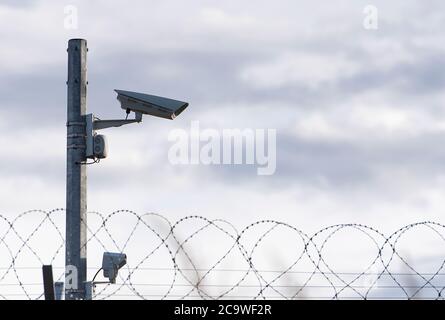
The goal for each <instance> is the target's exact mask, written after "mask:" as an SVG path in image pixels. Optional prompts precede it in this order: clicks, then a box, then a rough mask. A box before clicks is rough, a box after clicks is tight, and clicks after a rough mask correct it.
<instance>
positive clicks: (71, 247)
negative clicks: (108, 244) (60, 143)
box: [65, 39, 87, 300]
mask: <svg viewBox="0 0 445 320" xmlns="http://www.w3.org/2000/svg"><path fill="white" fill-rule="evenodd" d="M86 65H87V41H86V40H83V39H71V40H69V42H68V82H67V85H68V112H67V119H68V122H67V167H66V256H65V267H66V276H65V299H67V300H74V299H84V298H85V287H84V283H85V281H86V277H87V248H86V222H87V221H86V212H87V174H86V166H85V165H82V163H83V162H84V161H85V160H86V157H85V148H86V141H85V136H86V121H85V114H86V109H87V106H86V95H87V79H86V76H87V66H86Z"/></svg>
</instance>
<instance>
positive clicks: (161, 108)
mask: <svg viewBox="0 0 445 320" xmlns="http://www.w3.org/2000/svg"><path fill="white" fill-rule="evenodd" d="M114 91H116V92H117V100H119V102H120V103H121V108H122V109H124V110H126V111H127V112H130V111H133V112H135V113H136V114H137V113H142V114H148V115H152V116H155V117H161V118H164V119H170V120H173V119H174V118H176V117H177V116H178V115H179V114H180V113H181V112H182V111H184V110H185V108H187V106H188V105H189V104H188V103H187V102H183V101H178V100H173V99H168V98H163V97H158V96H152V95H149V94H145V93H139V92H132V91H124V90H114Z"/></svg>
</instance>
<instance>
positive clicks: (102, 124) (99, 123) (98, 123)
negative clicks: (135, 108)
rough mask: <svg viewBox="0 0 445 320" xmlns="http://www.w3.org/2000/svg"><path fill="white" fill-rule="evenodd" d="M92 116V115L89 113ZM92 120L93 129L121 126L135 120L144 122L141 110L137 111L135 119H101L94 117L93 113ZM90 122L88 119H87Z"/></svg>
mask: <svg viewBox="0 0 445 320" xmlns="http://www.w3.org/2000/svg"><path fill="white" fill-rule="evenodd" d="M88 116H90V115H88ZM90 121H91V122H92V129H93V130H101V129H106V128H112V127H120V126H123V125H126V124H130V123H135V122H142V113H140V112H135V116H134V119H130V120H126V119H125V120H99V119H94V116H93V115H91V120H90ZM87 122H88V119H87Z"/></svg>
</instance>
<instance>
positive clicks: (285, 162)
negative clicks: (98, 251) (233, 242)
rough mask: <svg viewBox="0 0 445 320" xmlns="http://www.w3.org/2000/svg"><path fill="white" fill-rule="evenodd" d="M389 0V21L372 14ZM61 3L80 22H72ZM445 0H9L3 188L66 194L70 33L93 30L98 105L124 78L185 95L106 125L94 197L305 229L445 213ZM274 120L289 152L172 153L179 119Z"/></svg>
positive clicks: (230, 124)
mask: <svg viewBox="0 0 445 320" xmlns="http://www.w3.org/2000/svg"><path fill="white" fill-rule="evenodd" d="M368 4H372V5H374V6H376V8H377V9H378V29H377V30H367V29H365V28H364V27H363V20H364V19H365V17H366V15H365V14H364V12H363V11H364V8H365V6H366V5H368ZM67 5H74V6H75V7H76V8H77V13H78V28H77V29H68V28H66V27H65V26H64V22H65V21H66V19H67V14H66V13H65V12H64V9H65V8H66V6H67ZM444 9H445V7H444V4H443V3H442V1H407V0H403V1H402V0H401V1H391V2H388V1H372V3H370V1H358V0H354V1H352V0H350V1H335V2H334V1H330V2H326V1H295V0H289V1H285V0H281V1H274V2H271V1H262V0H255V1H234V0H233V1H219V2H216V1H171V0H167V1H162V2H161V1H142V0H141V1H131V2H130V1H110V0H107V1H105V0H103V1H71V2H65V1H58V2H57V4H56V3H55V2H54V1H44V0H42V1H38V0H37V1H20V2H17V1H2V3H1V4H0V26H1V28H0V39H1V40H2V41H0V70H1V72H0V94H1V97H2V102H1V108H0V142H1V146H2V148H1V151H0V153H1V157H0V161H1V166H0V181H1V183H0V199H1V208H0V210H1V213H2V214H3V215H5V216H7V217H14V216H16V215H17V214H18V213H20V212H22V211H25V210H28V209H33V208H40V209H50V208H56V207H64V206H65V157H66V149H65V148H66V140H65V139H66V127H65V123H66V84H65V81H66V77H67V74H66V71H67V66H66V65H67V53H66V48H67V41H68V40H69V39H70V38H85V39H87V41H88V47H89V52H88V81H89V86H88V111H89V112H92V113H94V114H95V115H97V116H99V117H100V118H102V119H106V118H118V117H123V116H124V112H123V111H122V110H121V109H120V107H119V104H118V101H117V100H116V95H115V93H114V91H113V89H116V88H117V89H124V90H133V91H140V92H146V93H151V94H157V95H162V96H167V97H172V98H177V99H180V100H184V101H188V102H189V103H190V106H189V108H188V109H186V110H185V111H184V112H183V113H182V114H181V116H180V117H178V118H177V119H175V120H174V121H166V120H163V119H159V118H150V117H145V118H144V121H143V123H142V124H139V125H133V126H128V127H124V128H114V129H109V130H107V131H104V132H103V133H104V134H106V135H107V137H108V142H109V157H108V158H107V159H104V160H102V162H101V163H100V164H97V165H92V166H89V167H88V188H89V189H88V209H89V210H96V211H100V212H104V213H106V212H111V211H113V210H116V209H121V208H128V209H132V210H135V211H137V212H141V213H142V212H149V211H153V212H159V213H162V214H164V215H166V216H167V217H169V218H170V219H172V220H175V219H177V218H179V217H182V216H185V215H188V214H198V215H203V216H206V217H208V218H225V219H228V220H230V221H232V222H234V223H235V224H238V225H240V226H242V225H245V224H246V223H248V222H252V221H255V220H257V219H265V218H273V219H277V220H282V221H286V222H289V223H290V224H293V225H298V226H299V227H300V228H301V229H303V230H306V231H307V232H311V231H314V230H318V229H320V228H321V227H323V226H326V225H330V224H334V223H348V222H358V223H366V224H370V225H373V226H375V227H377V228H380V229H382V230H387V231H393V230H394V229H395V228H397V227H401V226H403V225H405V224H407V223H410V222H415V221H423V220H434V221H437V222H444V219H443V209H444V206H445V201H444V194H445V174H444V173H445V170H444V167H443V166H444V162H445V149H444V148H442V146H443V141H444V137H445V109H444V105H445V94H444V90H443V88H444V86H445V76H444V73H443V72H442V71H443V70H445V52H444V51H445V33H444V31H443V30H444V26H445V10H444ZM196 120H199V121H200V127H201V128H202V129H205V128H212V129H216V130H218V131H221V130H223V129H230V128H239V129H244V128H251V129H276V132H277V168H276V172H275V174H274V175H270V176H258V175H257V171H256V169H255V168H254V167H252V166H234V165H220V166H217V165H212V166H205V165H182V166H174V165H172V164H170V163H169V161H168V158H167V155H168V150H169V148H170V147H171V145H172V143H171V142H169V141H168V140H167V137H168V134H169V132H171V130H173V129H175V128H182V129H185V130H189V129H190V125H191V121H196Z"/></svg>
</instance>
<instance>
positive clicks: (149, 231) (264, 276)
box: [0, 209, 445, 299]
mask: <svg viewBox="0 0 445 320" xmlns="http://www.w3.org/2000/svg"><path fill="white" fill-rule="evenodd" d="M87 226H88V228H87V230H88V241H87V246H88V266H89V268H88V277H89V279H92V277H93V276H94V274H96V272H97V271H98V270H99V268H100V262H101V261H100V260H101V254H102V252H104V251H115V252H125V253H126V254H127V255H128V263H127V265H126V266H125V267H124V268H123V269H121V270H120V272H119V276H118V279H117V282H116V284H98V285H97V286H96V288H95V293H94V299H443V295H444V288H445V272H444V271H443V268H444V264H445V238H444V234H445V225H443V224H440V223H437V222H432V221H425V222H419V223H413V224H409V225H406V226H403V227H401V228H399V229H398V230H396V231H393V232H391V233H388V234H384V233H383V232H380V231H379V230H377V229H375V228H373V227H370V226H366V225H361V224H338V225H332V226H328V227H325V228H322V229H320V230H318V231H316V232H313V233H311V234H308V233H305V232H304V231H302V230H300V229H298V228H297V227H295V226H292V225H289V224H286V223H284V222H280V221H275V220H261V221H256V222H254V223H250V224H248V225H247V226H245V227H244V228H242V229H237V227H236V226H235V225H233V224H232V223H230V222H229V221H226V220H223V219H216V220H209V219H207V218H205V217H202V216H187V217H184V218H182V219H179V220H177V221H175V222H170V221H169V220H168V219H167V218H166V217H165V216H163V215H160V214H155V213H147V214H137V213H135V212H132V211H129V210H118V211H115V212H112V213H110V214H106V215H105V214H101V213H99V212H89V213H88V224H87ZM64 228H65V211H64V209H54V210H51V211H43V210H31V211H27V212H24V213H22V214H20V215H18V216H16V217H15V218H14V219H8V218H7V217H6V216H5V215H0V299H42V298H43V285H42V275H41V266H42V265H43V264H52V265H53V266H54V270H55V280H58V281H63V280H64V253H65V248H64V232H65V229H64Z"/></svg>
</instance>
